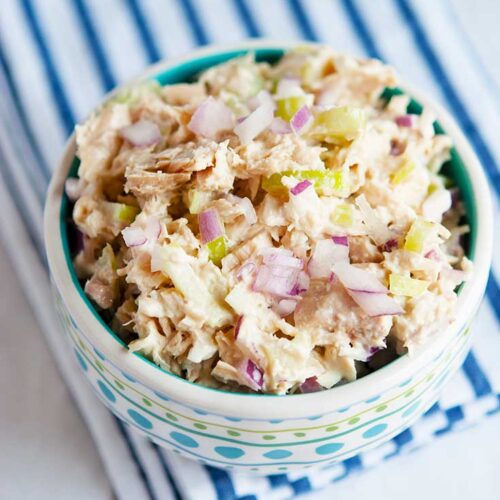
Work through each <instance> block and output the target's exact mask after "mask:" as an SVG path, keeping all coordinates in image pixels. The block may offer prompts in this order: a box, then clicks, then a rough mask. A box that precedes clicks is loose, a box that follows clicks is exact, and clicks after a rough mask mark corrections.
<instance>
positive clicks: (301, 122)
mask: <svg viewBox="0 0 500 500" xmlns="http://www.w3.org/2000/svg"><path fill="white" fill-rule="evenodd" d="M312 119H313V115H312V113H311V111H310V110H309V108H308V107H307V106H302V107H301V108H300V109H299V110H298V111H297V112H296V113H295V114H294V115H293V117H292V119H291V120H290V126H291V127H292V130H293V131H294V132H295V133H296V134H299V133H301V132H302V131H304V130H305V129H306V128H307V126H308V125H309V124H310V123H311V122H312Z"/></svg>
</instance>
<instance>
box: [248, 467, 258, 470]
mask: <svg viewBox="0 0 500 500" xmlns="http://www.w3.org/2000/svg"><path fill="white" fill-rule="evenodd" d="M250 470H259V468H258V467H252V468H251V469H250Z"/></svg>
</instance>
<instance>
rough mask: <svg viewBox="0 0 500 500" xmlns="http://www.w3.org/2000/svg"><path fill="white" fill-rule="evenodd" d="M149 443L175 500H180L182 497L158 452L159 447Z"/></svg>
mask: <svg viewBox="0 0 500 500" xmlns="http://www.w3.org/2000/svg"><path fill="white" fill-rule="evenodd" d="M150 443H151V446H152V447H153V449H154V450H155V451H156V454H157V456H158V460H159V461H160V463H161V466H162V468H163V472H164V473H165V476H166V477H167V480H168V482H169V484H170V486H171V488H172V491H173V492H174V497H175V500H182V496H181V494H180V492H179V489H178V488H177V484H176V483H175V481H174V478H173V477H172V473H171V472H170V469H169V468H168V465H167V462H165V458H164V457H163V453H162V451H161V450H160V448H159V446H158V445H157V444H155V443H154V442H153V441H150Z"/></svg>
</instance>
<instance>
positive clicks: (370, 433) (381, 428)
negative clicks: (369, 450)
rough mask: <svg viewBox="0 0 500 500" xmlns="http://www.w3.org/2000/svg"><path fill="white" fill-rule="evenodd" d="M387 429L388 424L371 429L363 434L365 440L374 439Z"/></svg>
mask: <svg viewBox="0 0 500 500" xmlns="http://www.w3.org/2000/svg"><path fill="white" fill-rule="evenodd" d="M386 429H387V424H377V425H374V426H373V427H370V428H369V429H368V430H367V431H365V432H363V437H364V438H365V439H370V438H372V437H375V436H378V435H379V434H380V433H382V432H384V431H385V430H386Z"/></svg>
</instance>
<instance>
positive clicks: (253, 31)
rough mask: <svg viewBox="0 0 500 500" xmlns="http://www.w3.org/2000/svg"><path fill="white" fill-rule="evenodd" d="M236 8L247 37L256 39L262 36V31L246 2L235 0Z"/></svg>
mask: <svg viewBox="0 0 500 500" xmlns="http://www.w3.org/2000/svg"><path fill="white" fill-rule="evenodd" d="M233 3H234V6H235V7H236V10H237V12H238V15H239V17H240V19H241V20H242V21H243V25H244V26H245V30H246V32H247V35H248V36H250V37H252V38H256V37H259V36H260V30H259V28H258V26H257V22H256V20H255V18H254V17H253V15H252V12H251V11H250V9H249V7H248V5H247V3H246V2H245V0H233Z"/></svg>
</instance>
